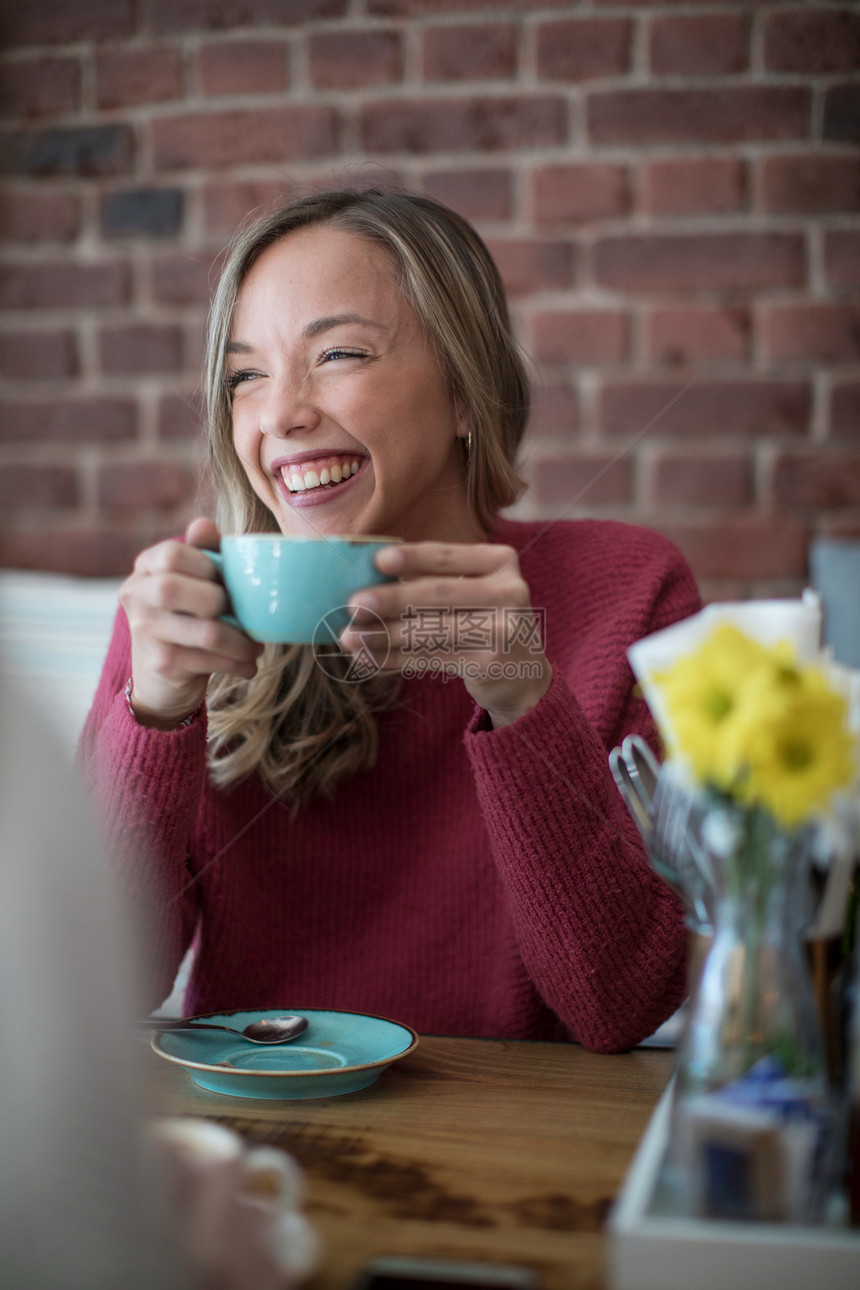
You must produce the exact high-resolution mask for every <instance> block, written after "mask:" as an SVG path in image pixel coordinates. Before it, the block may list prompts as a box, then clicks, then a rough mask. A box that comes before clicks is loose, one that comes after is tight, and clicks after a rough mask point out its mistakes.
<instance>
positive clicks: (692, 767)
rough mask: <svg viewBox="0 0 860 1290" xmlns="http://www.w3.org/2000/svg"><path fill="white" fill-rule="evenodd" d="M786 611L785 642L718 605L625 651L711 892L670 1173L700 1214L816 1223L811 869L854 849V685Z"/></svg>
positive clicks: (822, 1143)
mask: <svg viewBox="0 0 860 1290" xmlns="http://www.w3.org/2000/svg"><path fill="white" fill-rule="evenodd" d="M792 604H793V602H786V605H785V607H788V606H789V605H792ZM793 608H794V610H795V619H794V622H793V623H792V624H790V628H791V629H790V630H789V631H788V632H787V633H786V634H785V636H784V637H783V638H781V639H774V638H773V621H772V620H773V615H772V614H769V613H767V611H766V610H765V608H764V606H754V605H752V606H745V607H735V611H736V612H733V608H732V607H727V606H723V607H719V611H717V607H711V610H710V611H709V610H705V611H703V613H702V614H700V615H696V617H695V618H694V619H690V620H687V622H686V623H684V624H679V625H677V627H675V628H671V629H669V632H667V633H658V634H657V635H655V636H654V637H649V638H647V639H646V641H642V642H639V643H638V644H637V645H636V646H634V647H633V650H631V664H632V665H633V668H634V671H635V672H636V674H637V678H638V679H639V681H640V683H641V685H642V688H643V691H644V692H645V695H646V699H647V700H648V702H649V706H650V707H651V709H652V712H653V713H654V716H655V720H656V721H657V724H658V727H659V730H660V734H661V737H662V740H663V743H664V746H665V750H666V754H667V762H666V765H665V766H664V768H663V770H662V771H661V772H660V780H661V781H662V780H664V778H665V779H671V780H672V781H673V783H674V785H675V793H676V795H677V794H678V793H680V795H681V797H682V798H684V799H686V801H687V809H686V813H685V814H684V817H683V818H684V821H685V827H686V830H687V835H686V836H685V839H684V841H685V844H686V845H687V846H689V847H690V848H691V850H692V851H693V853H694V854H695V856H696V859H697V863H698V868H699V871H700V873H701V874H704V875H706V880H707V888H708V891H707V897H708V899H707V905H708V910H709V913H710V924H711V925H710V926H709V927H708V928H706V929H704V930H705V931H706V932H707V935H708V939H707V942H706V944H707V950H706V953H705V956H704V959H703V961H702V964H701V968H700V972H699V976H698V980H697V981H696V983H695V985H694V986H693V989H692V992H691V997H690V1000H689V1003H688V1014H687V1020H686V1026H685V1030H684V1034H683V1037H682V1040H681V1045H680V1049H679V1056H678V1069H677V1073H676V1080H675V1092H674V1101H673V1120H672V1139H671V1145H670V1151H669V1156H668V1159H667V1166H666V1170H665V1182H666V1185H667V1187H668V1188H669V1189H670V1191H671V1192H672V1194H673V1196H674V1201H675V1204H676V1206H677V1207H678V1208H680V1209H681V1211H682V1212H687V1213H690V1214H694V1215H697V1216H701V1217H710V1218H731V1219H757V1220H766V1221H771V1222H773V1221H776V1222H779V1221H791V1222H815V1221H817V1220H818V1219H819V1218H820V1216H821V1212H822V1206H823V1203H824V1199H825V1194H826V1190H827V1185H828V1173H829V1170H830V1167H831V1162H832V1161H833V1159H834V1154H833V1153H834V1150H835V1148H836V1142H837V1138H838V1116H837V1114H836V1099H835V1096H834V1091H833V1089H832V1087H831V1083H830V1080H829V1076H828V1067H827V1060H826V1056H825V1050H824V1044H823V1039H822V1033H821V1025H820V1018H819V1013H818V1009H817V1006H816V1002H815V997H814V993H813V989H812V982H811V977H810V972H809V965H808V960H807V958H806V955H805V949H804V942H803V936H804V931H805V929H806V928H807V927H808V925H809V924H810V922H811V920H812V918H813V915H814V912H815V911H814V909H813V908H812V907H811V901H810V893H811V892H812V891H813V886H812V884H811V882H810V873H811V868H812V866H813V865H814V864H815V863H816V860H818V859H820V858H821V856H822V855H825V854H827V852H828V851H832V850H833V848H834V847H835V845H836V843H835V841H834V839H837V838H839V837H841V838H842V840H843V841H842V845H843V849H844V848H845V847H846V846H847V847H848V848H849V849H851V851H852V854H854V851H856V834H855V821H856V814H855V805H854V803H855V800H856V799H855V796H854V790H855V787H856V781H857V764H858V762H857V737H856V731H855V729H853V728H852V701H851V687H852V684H853V682H852V678H851V677H850V676H849V675H848V674H846V673H845V672H844V671H843V670H841V669H838V668H835V667H834V666H833V665H831V664H830V663H829V661H828V660H827V659H826V658H824V657H820V656H818V654H817V651H816V649H815V648H814V647H813V646H812V644H811V639H810V637H811V635H812V634H814V635H816V637H817V633H811V632H810V623H809V615H810V613H811V612H813V611H814V606H813V605H812V604H811V603H808V602H798V603H797V604H796V605H793ZM741 610H742V611H743V612H742V613H741V612H737V611H741ZM744 615H745V616H746V622H744V624H743V625H742V626H741V625H739V622H738V619H739V618H743V617H744ZM762 624H766V625H767V627H766V630H764V631H762V630H760V629H761V626H762ZM660 787H661V785H660V783H659V782H658V792H657V794H656V795H655V801H656V798H657V796H659V794H660ZM664 796H665V793H664ZM676 809H677V808H676ZM662 831H663V832H664V833H665V826H662ZM846 839H847V840H846ZM676 845H677V843H676Z"/></svg>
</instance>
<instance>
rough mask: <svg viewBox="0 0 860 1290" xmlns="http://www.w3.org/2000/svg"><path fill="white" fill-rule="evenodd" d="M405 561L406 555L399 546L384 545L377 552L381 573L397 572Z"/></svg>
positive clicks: (378, 566)
mask: <svg viewBox="0 0 860 1290" xmlns="http://www.w3.org/2000/svg"><path fill="white" fill-rule="evenodd" d="M404 563H405V556H404V555H403V552H402V551H401V550H400V547H399V546H384V547H383V548H382V550H381V551H377V553H376V567H377V569H378V570H379V571H380V573H397V572H399V570H400V569H402V568H403V565H404Z"/></svg>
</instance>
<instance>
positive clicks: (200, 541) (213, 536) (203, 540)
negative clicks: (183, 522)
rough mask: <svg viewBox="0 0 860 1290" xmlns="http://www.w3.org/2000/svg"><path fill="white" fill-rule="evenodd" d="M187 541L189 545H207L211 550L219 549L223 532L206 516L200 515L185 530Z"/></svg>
mask: <svg viewBox="0 0 860 1290" xmlns="http://www.w3.org/2000/svg"><path fill="white" fill-rule="evenodd" d="M185 541H186V544H187V545H188V546H196V547H205V548H206V549H207V550H209V551H218V550H219V549H220V546H221V534H220V533H219V532H218V525H217V524H216V523H215V522H214V521H213V520H210V519H207V518H206V517H205V516H201V515H198V516H196V517H195V518H194V519H193V520H191V522H190V523H189V525H188V527H187V528H186V530H185Z"/></svg>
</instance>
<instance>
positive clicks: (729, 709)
mask: <svg viewBox="0 0 860 1290" xmlns="http://www.w3.org/2000/svg"><path fill="white" fill-rule="evenodd" d="M769 660H770V655H769V653H768V651H767V650H766V649H765V648H764V646H762V645H759V643H758V642H757V641H753V640H750V638H749V637H748V636H745V635H744V634H743V632H740V631H738V629H737V628H736V627H732V626H731V625H730V624H729V623H720V624H719V625H718V626H717V627H716V628H715V629H714V631H713V632H712V633H711V634H710V636H708V637H707V639H706V640H705V641H704V642H703V644H702V645H700V647H699V648H698V649H697V650H696V651H695V652H694V653H692V654H688V655H686V656H685V657H683V658H681V659H679V660H678V661H677V662H676V663H674V664H673V665H672V667H670V668H668V669H667V670H666V671H665V672H660V673H657V674H656V675H655V676H654V678H653V679H654V681H655V683H656V684H657V685H658V686H659V688H660V691H661V694H662V697H663V702H664V704H665V706H666V713H667V716H668V719H669V729H668V731H667V732H666V733H667V735H668V742H669V751H670V753H672V754H674V755H677V754H680V755H681V756H682V757H684V758H685V759H686V760H687V761H688V762H689V764H690V767H691V769H692V771H693V774H694V775H695V777H696V778H697V779H698V780H700V781H702V782H704V783H710V784H715V785H717V787H720V788H727V787H728V784H729V782H730V780H731V778H732V774H733V770H732V767H731V765H727V763H726V755H725V749H724V744H725V734H726V729H727V728H728V727H729V726H730V725H731V724H732V723H733V720H734V718H735V716H736V708H737V704H738V701H739V698H740V694H741V689H742V686H743V683H744V681H745V679H746V678H748V677H749V676H750V674H751V673H752V672H754V671H755V670H756V669H757V668H760V667H763V666H765V665H766V664H767V663H768V662H769Z"/></svg>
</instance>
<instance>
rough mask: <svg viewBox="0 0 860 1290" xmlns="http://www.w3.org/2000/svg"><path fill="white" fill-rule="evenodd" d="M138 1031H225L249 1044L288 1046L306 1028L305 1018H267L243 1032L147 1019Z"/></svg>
mask: <svg viewBox="0 0 860 1290" xmlns="http://www.w3.org/2000/svg"><path fill="white" fill-rule="evenodd" d="M137 1026H138V1028H139V1029H140V1030H163V1031H169V1030H226V1031H227V1033H228V1034H229V1035H238V1036H239V1038H240V1039H247V1040H248V1042H249V1043H251V1044H288V1043H289V1042H290V1040H291V1039H297V1038H298V1036H299V1035H301V1034H302V1033H303V1032H304V1031H305V1030H307V1028H308V1019H307V1017H299V1016H289V1017H269V1018H263V1019H262V1020H261V1021H252V1022H251V1023H250V1024H249V1025H247V1026H246V1027H245V1029H244V1030H234V1029H233V1027H232V1026H216V1025H214V1024H213V1023H212V1022H209V1021H185V1020H184V1019H182V1018H176V1019H173V1018H171V1017H162V1018H158V1017H147V1018H146V1020H145V1021H139V1022H138V1023H137Z"/></svg>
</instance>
